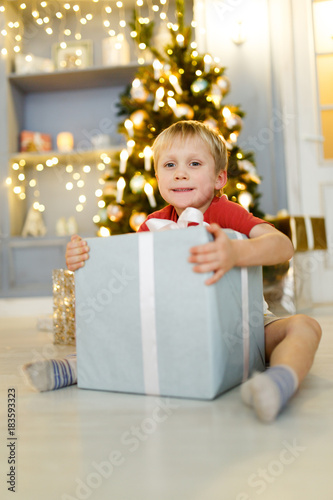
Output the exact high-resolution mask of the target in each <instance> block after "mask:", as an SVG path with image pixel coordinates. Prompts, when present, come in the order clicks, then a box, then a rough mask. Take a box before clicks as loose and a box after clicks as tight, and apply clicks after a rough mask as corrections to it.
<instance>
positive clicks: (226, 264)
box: [188, 224, 237, 285]
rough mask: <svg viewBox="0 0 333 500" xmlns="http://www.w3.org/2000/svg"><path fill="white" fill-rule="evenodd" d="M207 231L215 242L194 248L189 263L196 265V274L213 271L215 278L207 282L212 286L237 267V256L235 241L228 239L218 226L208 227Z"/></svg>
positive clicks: (191, 250)
mask: <svg viewBox="0 0 333 500" xmlns="http://www.w3.org/2000/svg"><path fill="white" fill-rule="evenodd" d="M207 231H209V232H210V233H211V234H212V235H213V236H214V241H211V242H209V243H205V244H204V245H199V246H196V247H192V248H191V249H190V254H191V255H190V257H189V259H188V261H189V262H191V263H193V264H196V265H195V266H194V267H193V271H195V272H196V273H207V272H211V271H212V272H213V273H214V274H213V276H211V277H210V278H208V280H206V281H205V283H206V285H212V284H213V283H216V282H217V281H218V280H219V279H220V278H222V276H223V275H224V274H225V273H227V272H228V271H229V270H230V269H231V268H233V267H234V266H235V264H236V259H237V255H236V251H235V250H236V248H235V246H234V245H233V240H230V239H229V238H228V236H227V235H226V234H225V233H224V232H223V231H222V229H221V228H220V226H219V225H218V224H211V225H210V226H207Z"/></svg>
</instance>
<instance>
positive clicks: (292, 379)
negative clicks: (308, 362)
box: [241, 365, 298, 422]
mask: <svg viewBox="0 0 333 500" xmlns="http://www.w3.org/2000/svg"><path fill="white" fill-rule="evenodd" d="M297 388H298V379H297V375H296V373H295V372H294V370H293V369H292V368H290V367H289V366H286V365H277V366H272V367H270V368H268V369H267V370H266V372H264V373H256V374H254V376H253V377H252V378H251V379H249V380H247V381H246V382H245V383H244V384H243V385H242V387H241V396H242V399H243V401H244V403H246V404H247V405H249V406H252V407H253V408H254V410H255V412H256V414H257V416H258V417H259V418H260V420H263V421H264V422H271V421H272V420H274V419H275V418H276V416H277V415H278V414H279V413H280V411H281V410H282V409H283V408H284V407H285V406H286V404H287V402H288V401H289V399H290V398H291V397H292V396H293V395H294V393H295V392H296V390H297Z"/></svg>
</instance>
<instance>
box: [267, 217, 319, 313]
mask: <svg viewBox="0 0 333 500" xmlns="http://www.w3.org/2000/svg"><path fill="white" fill-rule="evenodd" d="M266 219H267V221H268V222H270V223H272V224H273V225H274V226H275V227H276V228H277V229H278V230H279V231H281V232H282V233H284V234H286V235H287V236H288V237H289V238H290V239H291V241H292V242H293V246H294V249H295V254H294V256H293V257H292V259H290V261H287V262H284V263H282V264H278V265H276V266H267V267H266V266H265V267H264V268H263V276H264V295H265V299H266V301H267V302H268V305H269V307H270V309H272V311H273V312H275V313H277V314H295V313H296V312H299V311H302V310H306V309H308V308H310V307H311V306H312V292H311V274H312V273H313V272H315V266H314V264H315V262H316V257H315V253H314V251H317V250H327V240H326V229H325V219H324V218H323V217H305V216H300V217H292V216H289V215H285V214H284V215H283V216H280V217H279V216H276V217H266Z"/></svg>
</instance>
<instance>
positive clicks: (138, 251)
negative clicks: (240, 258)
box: [75, 226, 265, 399]
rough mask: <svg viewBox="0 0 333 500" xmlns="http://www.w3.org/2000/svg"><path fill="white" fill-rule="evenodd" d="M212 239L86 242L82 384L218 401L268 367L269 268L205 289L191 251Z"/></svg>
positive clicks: (81, 282) (79, 290)
mask: <svg viewBox="0 0 333 500" xmlns="http://www.w3.org/2000/svg"><path fill="white" fill-rule="evenodd" d="M227 234H228V236H229V237H230V238H245V236H244V235H241V234H240V233H236V232H235V231H231V230H227ZM211 238H212V236H211V235H210V234H209V233H208V231H207V230H206V229H205V228H204V227H202V226H192V227H188V228H186V229H179V230H177V231H163V232H156V233H151V232H143V233H137V234H127V235H121V236H111V237H109V238H88V239H87V242H88V245H89V246H90V258H89V260H88V261H86V264H85V266H84V267H83V268H82V269H79V270H78V271H76V273H75V289H76V290H75V294H76V312H75V314H76V342H77V360H78V386H79V387H80V388H84V389H99V390H109V391H120V392H130V393H141V394H155V395H163V396H176V397H185V398H199V399H213V398H215V397H216V396H217V395H219V394H221V393H222V392H224V391H227V390H228V389H230V388H232V387H234V386H236V385H238V384H240V383H241V382H242V381H243V380H245V379H246V378H248V376H249V375H250V374H251V372H253V370H263V369H264V363H265V360H264V328H263V295H262V293H263V291H262V271H261V268H260V267H251V268H233V269H232V270H230V271H229V272H228V273H227V274H226V275H225V276H224V277H223V278H222V279H221V280H219V281H218V282H217V283H215V284H213V285H209V286H207V285H205V283H204V282H205V280H206V279H207V277H208V276H209V275H208V274H207V273H206V274H204V273H203V274H202V273H195V272H193V270H192V266H193V265H192V264H190V263H188V257H189V248H190V247H192V246H195V245H199V244H204V243H207V242H208V241H210V239H211Z"/></svg>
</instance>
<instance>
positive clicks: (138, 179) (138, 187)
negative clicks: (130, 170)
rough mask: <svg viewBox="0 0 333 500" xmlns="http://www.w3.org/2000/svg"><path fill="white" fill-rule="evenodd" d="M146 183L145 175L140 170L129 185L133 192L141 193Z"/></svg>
mask: <svg viewBox="0 0 333 500" xmlns="http://www.w3.org/2000/svg"><path fill="white" fill-rule="evenodd" d="M145 184H146V179H145V177H144V176H143V175H142V174H141V173H140V172H137V173H136V174H134V175H133V177H132V179H131V180H130V183H129V186H130V189H131V191H132V193H133V194H139V193H142V192H143V188H144V186H145Z"/></svg>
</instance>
